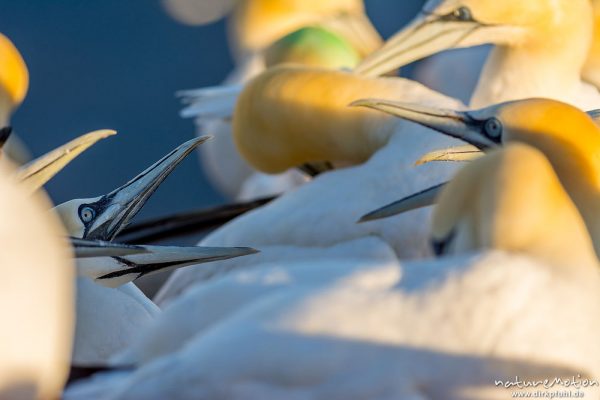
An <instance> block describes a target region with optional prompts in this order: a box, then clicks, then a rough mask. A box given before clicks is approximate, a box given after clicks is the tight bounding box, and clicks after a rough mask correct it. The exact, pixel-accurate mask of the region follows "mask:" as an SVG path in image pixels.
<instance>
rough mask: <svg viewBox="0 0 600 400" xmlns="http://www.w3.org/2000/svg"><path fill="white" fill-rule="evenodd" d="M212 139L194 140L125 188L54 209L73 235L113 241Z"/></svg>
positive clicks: (161, 160) (144, 172) (71, 202)
mask: <svg viewBox="0 0 600 400" xmlns="http://www.w3.org/2000/svg"><path fill="white" fill-rule="evenodd" d="M207 139H208V137H202V138H197V139H193V140H190V141H188V142H186V143H184V144H182V145H181V146H179V147H177V148H176V149H175V150H173V151H171V152H170V153H169V154H167V155H166V156H164V157H163V158H161V159H160V160H159V161H157V162H156V163H155V164H153V165H152V166H150V167H149V168H148V169H146V170H145V171H143V172H142V173H140V174H139V175H138V176H136V177H135V178H133V179H132V180H130V181H129V182H127V183H126V184H125V185H123V186H121V187H119V188H117V189H115V190H113V191H112V192H110V193H108V194H105V195H104V196H99V197H94V198H90V199H76V200H70V201H67V202H66V203H63V204H60V205H58V206H56V207H55V208H54V211H56V213H57V214H58V215H59V216H60V218H61V219H62V221H63V224H64V225H65V228H66V229H67V231H68V233H69V235H71V236H73V237H75V238H79V239H97V240H106V241H111V240H113V239H114V238H115V236H116V235H117V234H118V233H119V232H120V231H121V229H123V228H124V227H125V226H127V224H128V223H129V221H130V220H131V219H132V218H133V217H134V216H135V215H136V214H137V213H138V211H140V209H141V208H142V207H143V206H144V204H145V203H146V201H147V200H148V199H149V198H150V196H152V194H153V193H154V191H155V190H156V189H157V188H158V186H159V185H160V184H161V183H162V182H163V181H164V180H165V179H166V178H167V176H169V174H170V173H171V172H172V171H173V170H174V169H175V167H176V166H177V165H178V164H179V163H180V162H181V161H182V160H183V159H184V158H185V157H186V156H187V155H189V154H190V153H191V152H192V151H193V150H194V149H195V148H196V147H198V146H199V145H200V144H202V143H204V142H205V141H206V140H207Z"/></svg>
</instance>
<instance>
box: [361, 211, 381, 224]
mask: <svg viewBox="0 0 600 400" xmlns="http://www.w3.org/2000/svg"><path fill="white" fill-rule="evenodd" d="M376 219H377V218H375V216H374V215H373V213H368V214H365V215H363V216H362V217H360V219H359V220H358V221H356V223H357V224H364V223H367V222H371V221H374V220H376Z"/></svg>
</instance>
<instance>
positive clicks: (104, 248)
mask: <svg viewBox="0 0 600 400" xmlns="http://www.w3.org/2000/svg"><path fill="white" fill-rule="evenodd" d="M69 240H70V241H71V246H73V250H74V252H75V258H94V257H119V256H127V255H133V254H143V253H148V252H149V250H147V249H145V248H144V247H141V246H133V245H130V244H120V243H111V242H104V241H101V240H86V239H77V238H73V237H72V238H69Z"/></svg>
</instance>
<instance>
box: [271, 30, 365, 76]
mask: <svg viewBox="0 0 600 400" xmlns="http://www.w3.org/2000/svg"><path fill="white" fill-rule="evenodd" d="M265 59H266V63H267V67H272V66H274V65H277V64H284V63H295V64H302V65H307V66H312V67H323V68H330V69H340V68H349V69H353V68H354V67H355V66H356V65H358V63H359V62H360V60H361V58H360V55H359V53H358V52H357V51H356V50H355V49H354V48H353V47H352V46H351V45H350V44H349V43H348V42H347V41H346V40H344V38H343V37H341V36H339V35H336V34H335V33H333V32H331V31H329V30H327V29H324V28H320V27H316V26H310V27H305V28H301V29H299V30H297V31H295V32H292V33H290V34H289V35H286V36H284V37H283V38H281V39H279V40H278V41H277V42H275V43H273V45H271V47H269V48H268V49H267V51H266V53H265Z"/></svg>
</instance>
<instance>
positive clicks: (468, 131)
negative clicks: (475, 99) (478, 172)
mask: <svg viewBox="0 0 600 400" xmlns="http://www.w3.org/2000/svg"><path fill="white" fill-rule="evenodd" d="M350 106H352V107H367V108H371V109H374V110H378V111H382V112H385V113H387V114H390V115H393V116H395V117H398V118H402V119H405V120H407V121H411V122H415V123H417V124H420V125H423V126H425V127H428V128H431V129H433V130H436V131H438V132H440V133H443V134H445V135H448V136H451V137H453V138H456V139H460V140H463V141H465V142H467V143H469V144H472V145H473V146H475V147H477V148H479V149H481V150H485V149H488V148H491V147H496V146H498V145H499V144H500V142H499V140H501V138H498V142H495V141H493V140H491V139H490V138H488V137H487V136H485V135H484V134H483V133H482V130H481V128H482V126H483V124H484V122H485V121H479V120H476V119H474V118H473V117H472V116H470V115H469V113H468V112H461V111H454V110H447V109H440V108H433V107H427V106H423V105H420V104H412V103H403V102H397V101H389V100H378V99H364V100H358V101H355V102H353V103H352V104H350Z"/></svg>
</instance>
